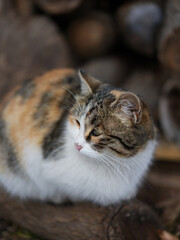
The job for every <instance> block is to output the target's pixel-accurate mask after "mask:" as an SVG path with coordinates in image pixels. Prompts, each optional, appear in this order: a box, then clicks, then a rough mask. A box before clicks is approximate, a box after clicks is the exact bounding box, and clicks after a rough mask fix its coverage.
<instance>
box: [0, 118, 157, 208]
mask: <svg viewBox="0 0 180 240" xmlns="http://www.w3.org/2000/svg"><path fill="white" fill-rule="evenodd" d="M79 121H80V124H81V128H80V129H79V128H78V127H76V126H75V125H72V124H71V123H70V122H67V123H66V126H65V131H64V143H65V144H64V147H63V149H62V150H61V151H60V152H59V153H58V156H57V159H53V158H52V157H50V158H49V159H43V154H42V151H41V149H40V148H38V147H37V146H35V145H34V144H33V143H31V142H27V141H26V142H24V144H23V145H24V146H23V147H24V151H23V158H24V162H25V165H24V169H25V173H26V174H24V175H23V174H22V176H21V175H19V176H17V175H16V174H13V173H8V174H0V181H1V182H2V184H3V185H4V186H5V187H6V189H7V190H8V191H9V192H10V193H11V194H13V195H17V196H19V197H21V198H23V199H25V198H33V199H40V200H51V201H54V202H63V201H64V200H65V199H70V200H72V201H80V200H89V201H92V202H95V203H98V204H101V205H108V204H113V203H117V202H119V201H121V200H123V199H128V198H131V197H132V196H134V194H135V193H136V190H137V187H138V185H139V184H140V183H141V179H142V177H143V176H144V174H145V172H146V170H147V169H148V166H149V164H150V162H151V159H152V155H153V152H154V148H155V141H149V142H148V144H147V146H146V148H145V149H144V150H143V151H141V152H140V153H138V154H136V155H135V156H134V157H131V158H118V157H115V156H112V155H110V153H108V152H105V153H104V154H101V153H98V152H96V151H95V150H93V149H92V148H91V146H90V144H88V143H87V142H86V141H85V139H84V134H83V132H84V116H82V118H81V119H79ZM75 142H76V143H78V144H80V145H82V146H83V148H82V149H81V150H80V151H78V150H77V149H76V148H75V146H74V143H75ZM105 154H106V155H108V156H109V159H107V156H106V155H105ZM52 156H53V155H52ZM112 158H113V159H112ZM103 160H104V161H106V164H105V163H104V162H103Z"/></svg>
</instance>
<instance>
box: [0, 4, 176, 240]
mask: <svg viewBox="0 0 180 240" xmlns="http://www.w3.org/2000/svg"><path fill="white" fill-rule="evenodd" d="M62 67H73V68H76V69H78V68H83V69H84V70H85V71H87V72H88V73H89V74H91V75H93V76H94V77H96V78H98V79H100V80H102V81H104V82H106V83H109V84H112V85H115V86H117V87H120V88H123V89H127V90H130V91H133V92H135V93H137V94H138V95H140V96H142V98H143V99H144V100H145V101H146V102H147V103H148V105H149V106H150V108H151V111H152V114H153V117H154V119H155V122H156V125H157V126H158V133H160V134H158V135H160V136H162V138H163V139H166V141H165V143H163V144H162V145H160V147H159V148H158V151H157V155H156V156H157V158H159V159H168V160H171V159H174V160H178V161H179V160H180V150H179V148H178V147H176V145H179V146H180V3H179V1H178V0H167V1H162V0H141V1H140V0H127V1H117V0H114V1H110V0H31V1H29V0H0V76H1V78H0V97H2V96H3V95H4V94H5V93H6V92H8V91H9V90H10V89H11V88H12V87H14V86H16V85H17V84H20V83H22V82H23V81H26V80H27V79H29V78H32V77H34V76H36V75H38V74H42V73H43V72H45V71H47V70H50V69H53V68H62ZM167 140H168V141H169V142H167ZM172 142H173V143H175V144H176V145H172V144H171V143H172ZM173 164H178V163H173ZM177 166H178V167H177ZM177 166H175V167H174V169H178V168H179V165H177ZM168 168H169V166H168V167H167V169H168ZM163 174H164V175H163ZM159 179H161V181H159ZM167 179H168V180H167ZM169 179H170V180H169ZM179 180H180V179H179V177H178V174H175V175H172V176H170V175H169V173H168V172H167V173H164V172H163V173H162V172H152V174H150V175H149V181H150V183H151V184H152V185H153V187H154V188H155V189H160V190H162V191H161V192H160V193H158V194H157V195H158V199H157V198H156V199H153V200H152V199H151V198H150V195H151V194H149V193H147V192H146V191H145V193H144V195H143V196H141V197H140V198H139V199H140V200H142V201H143V202H147V203H148V204H149V203H150V204H152V206H154V204H155V206H156V209H155V210H157V209H158V213H161V215H162V219H163V223H164V221H165V225H166V223H167V222H168V224H169V225H171V226H172V225H173V224H176V228H175V229H174V230H173V231H172V232H173V233H178V231H179V232H180V223H178V221H179V220H178V219H179V216H180V215H178V214H180V206H179V199H180V198H179V197H180V190H179V186H178V181H179ZM163 181H164V182H163ZM163 184H164V185H163ZM168 184H169V185H168ZM166 185H168V187H167V186H166ZM172 189H173V190H172ZM177 192H178V194H177ZM148 194H149V195H148ZM167 195H168V201H169V202H168V201H165V199H166V196H167ZM161 197H162V198H161ZM172 197H174V198H176V197H177V200H174V201H172ZM150 201H151V202H150ZM0 205H1V206H3V207H2V208H0V215H1V216H2V217H3V218H5V219H9V220H10V221H13V222H16V223H17V224H19V225H22V226H23V227H25V228H28V229H29V230H31V231H32V232H33V231H34V232H35V233H36V234H38V235H40V236H42V237H44V238H48V239H54V240H56V239H122V238H123V239H140V238H138V236H139V235H138V236H136V233H137V232H138V231H139V234H141V236H142V237H141V239H164V240H165V239H172V240H173V239H176V238H173V237H172V236H169V235H166V234H167V233H166V232H163V231H161V230H162V229H163V228H162V227H161V224H160V220H159V219H158V218H157V216H156V215H155V214H154V213H153V211H152V209H149V208H148V207H147V206H146V205H143V204H142V202H137V201H135V202H130V203H129V202H125V203H124V205H123V206H122V208H114V207H112V208H108V209H106V208H105V209H101V208H99V207H93V208H92V206H91V205H81V204H80V205H76V206H69V207H68V208H64V207H61V206H60V207H56V206H49V205H48V204H46V205H43V204H42V206H41V204H34V203H25V204H22V203H21V202H18V201H16V200H12V199H11V198H8V197H7V196H5V195H3V194H1V197H0ZM173 207H174V208H176V211H175V216H174V215H173V214H172V213H171V209H173ZM13 209H15V211H14V210H13ZM27 209H28V210H27ZM165 209H167V210H165ZM13 211H14V213H13ZM56 211H57V213H56ZM132 212H134V213H133V214H134V215H133V214H132ZM72 213H74V215H72ZM42 214H44V215H43V217H42V216H41V215H42ZM129 214H130V215H129ZM163 214H164V215H163ZM16 215H18V216H19V217H18V218H17V217H16ZM170 215H171V217H172V218H171V224H170V223H169V222H170V220H169V219H168V217H169V216H170ZM172 215H173V216H172ZM74 216H76V218H75V219H74ZM128 216H130V218H129V219H130V225H129V222H128V221H127V217H128ZM148 216H149V218H148ZM41 217H42V219H41V221H39V219H40V218H41ZM26 218H28V219H29V220H28V221H24V220H23V219H26ZM144 218H145V220H142V219H144ZM164 219H165V220H164ZM172 219H173V220H172ZM174 219H175V220H174ZM166 220H167V222H166ZM143 221H145V223H144V225H143V229H142V228H141V225H142V224H143ZM153 222H154V223H153ZM175 222H176V223H175ZM168 224H167V225H168ZM169 225H168V226H169ZM36 226H38V227H37V228H36ZM134 226H135V228H134ZM147 226H148V227H147ZM0 227H1V222H0ZM64 228H65V229H66V230H65V229H64ZM127 229H129V230H130V231H127ZM134 229H137V230H134ZM142 230H143V231H144V232H143V231H142ZM157 230H158V231H159V232H158V233H157ZM170 230H171V229H170ZM71 231H72V232H71ZM63 234H65V236H63ZM128 234H131V235H128ZM143 234H144V235H143ZM164 234H165V237H164ZM0 236H1V235H0ZM147 236H148V237H149V238H148V237H147ZM167 236H168V237H169V238H168V237H167ZM171 237H172V238H171Z"/></svg>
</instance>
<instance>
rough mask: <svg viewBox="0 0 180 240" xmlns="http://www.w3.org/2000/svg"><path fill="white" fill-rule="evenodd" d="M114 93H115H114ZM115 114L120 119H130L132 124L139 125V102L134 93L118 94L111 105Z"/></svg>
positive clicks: (140, 109)
mask: <svg viewBox="0 0 180 240" xmlns="http://www.w3.org/2000/svg"><path fill="white" fill-rule="evenodd" d="M114 92H115V91H114ZM111 107H113V109H115V112H116V113H118V114H120V116H121V117H122V118H128V119H131V120H132V121H133V122H134V123H139V122H140V121H141V117H142V108H141V101H140V99H139V98H138V96H136V95H135V94H134V93H131V92H119V95H117V94H116V100H115V101H114V102H113V103H112V104H111Z"/></svg>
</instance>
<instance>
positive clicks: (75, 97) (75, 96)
mask: <svg viewBox="0 0 180 240" xmlns="http://www.w3.org/2000/svg"><path fill="white" fill-rule="evenodd" d="M62 88H64V89H65V90H66V91H68V92H69V93H70V94H71V95H72V96H73V97H74V99H75V100H76V103H78V99H77V97H76V96H75V94H74V93H73V92H71V91H70V90H69V89H67V88H65V87H62ZM78 106H79V108H80V109H81V106H80V104H79V103H78Z"/></svg>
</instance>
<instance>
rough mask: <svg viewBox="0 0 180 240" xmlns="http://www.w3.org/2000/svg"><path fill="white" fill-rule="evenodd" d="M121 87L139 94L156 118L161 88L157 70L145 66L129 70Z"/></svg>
mask: <svg viewBox="0 0 180 240" xmlns="http://www.w3.org/2000/svg"><path fill="white" fill-rule="evenodd" d="M123 88H125V89H127V90H129V91H132V92H134V93H136V94H137V95H139V96H141V97H142V98H143V99H144V100H145V102H146V103H147V104H148V105H149V106H150V109H151V111H152V113H153V116H154V118H155V119H156V118H157V117H156V115H157V114H156V112H158V99H159V93H160V89H161V81H160V79H159V72H158V70H154V69H153V68H151V67H145V66H143V67H141V68H140V67H137V68H135V69H133V70H131V72H130V74H129V76H127V78H126V81H125V84H124V85H123Z"/></svg>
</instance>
